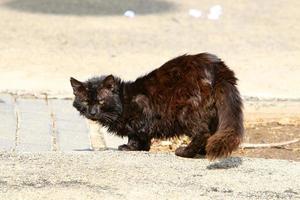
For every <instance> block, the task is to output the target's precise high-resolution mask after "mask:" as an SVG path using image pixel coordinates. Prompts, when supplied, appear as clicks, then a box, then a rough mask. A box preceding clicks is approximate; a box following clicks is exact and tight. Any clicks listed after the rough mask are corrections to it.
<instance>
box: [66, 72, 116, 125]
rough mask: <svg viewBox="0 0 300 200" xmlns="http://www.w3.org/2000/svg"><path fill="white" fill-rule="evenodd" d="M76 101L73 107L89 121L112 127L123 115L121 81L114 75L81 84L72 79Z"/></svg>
mask: <svg viewBox="0 0 300 200" xmlns="http://www.w3.org/2000/svg"><path fill="white" fill-rule="evenodd" d="M70 82H71V86H72V88H73V93H74V95H75V99H74V102H73V106H74V107H75V108H76V109H77V110H78V111H79V112H80V114H81V115H83V116H85V117H86V118H88V119H91V120H94V121H99V122H101V123H102V124H103V125H110V124H111V123H113V122H114V121H115V120H116V119H117V118H118V117H119V116H120V115H121V113H122V104H121V100H120V97H119V90H120V85H121V84H120V79H118V78H115V77H114V76H112V75H109V76H101V77H97V78H92V79H89V80H87V81H85V82H80V81H78V80H76V79H74V78H72V77H71V79H70Z"/></svg>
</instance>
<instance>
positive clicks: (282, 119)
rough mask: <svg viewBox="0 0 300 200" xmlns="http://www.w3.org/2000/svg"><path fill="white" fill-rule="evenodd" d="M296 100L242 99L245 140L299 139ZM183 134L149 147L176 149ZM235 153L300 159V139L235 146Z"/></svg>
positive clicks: (299, 129) (299, 126) (185, 139)
mask: <svg viewBox="0 0 300 200" xmlns="http://www.w3.org/2000/svg"><path fill="white" fill-rule="evenodd" d="M299 108H300V106H299V102H288V101H257V102H255V101H248V102H246V103H245V110H244V113H245V137H244V143H251V144H269V143H278V142H285V141H290V140H294V139H300V117H299V116H300V115H299ZM188 142H189V139H188V138H186V137H183V138H180V139H173V140H170V141H163V142H161V141H154V142H153V146H152V149H151V150H152V151H172V152H173V151H175V149H176V148H177V147H178V146H180V145H182V144H183V145H184V144H187V143H188ZM233 155H234V156H242V157H256V158H271V159H286V160H295V161H300V141H298V142H296V143H293V144H290V145H285V146H282V147H272V148H255V149H242V148H240V149H238V150H237V151H236V152H234V153H233Z"/></svg>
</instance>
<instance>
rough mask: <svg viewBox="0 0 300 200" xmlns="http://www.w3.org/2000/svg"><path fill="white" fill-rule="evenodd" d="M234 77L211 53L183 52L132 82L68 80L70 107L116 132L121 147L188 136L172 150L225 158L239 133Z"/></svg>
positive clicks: (109, 78)
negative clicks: (71, 94) (187, 141)
mask: <svg viewBox="0 0 300 200" xmlns="http://www.w3.org/2000/svg"><path fill="white" fill-rule="evenodd" d="M236 81H237V79H236V78H235V75H234V73H233V71H231V70H230V69H229V68H228V67H227V66H226V65H225V64H224V63H223V62H222V61H221V60H220V59H219V58H217V57H216V56H214V55H212V54H208V53H202V54H197V55H183V56H179V57H177V58H175V59H172V60H170V61H168V62H167V63H165V64H164V65H162V66H161V67H160V68H158V69H156V70H154V71H152V72H151V73H149V74H148V75H146V76H143V77H140V78H138V79H137V80H135V81H134V82H123V81H121V80H120V79H119V78H117V77H114V76H112V75H109V76H102V77H99V78H93V79H90V80H88V81H86V82H83V83H82V82H80V81H77V80H76V79H73V78H71V84H72V87H73V91H74V94H75V100H74V104H73V105H74V107H75V108H76V109H77V110H78V111H79V112H80V113H81V114H82V115H84V116H86V117H87V118H89V119H91V120H95V121H98V122H99V123H100V124H102V125H104V126H106V127H108V130H109V131H111V132H114V133H115V134H116V135H118V136H128V144H124V145H121V146H120V147H119V149H120V150H146V151H148V150H149V149H150V145H151V139H152V138H170V137H174V136H180V135H188V136H190V137H191V142H190V144H189V145H188V146H187V147H180V148H178V149H177V150H176V151H175V154H176V155H178V156H182V157H194V156H195V155H196V154H197V153H202V154H206V156H207V158H209V159H216V158H221V157H226V156H228V155H230V154H231V152H232V151H233V150H235V149H236V148H238V146H239V144H240V142H241V141H242V137H243V113H242V100H241V98H240V94H239V92H238V90H237V88H236Z"/></svg>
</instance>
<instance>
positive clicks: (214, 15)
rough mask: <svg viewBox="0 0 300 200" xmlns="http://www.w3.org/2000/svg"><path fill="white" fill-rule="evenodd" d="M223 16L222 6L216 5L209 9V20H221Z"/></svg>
mask: <svg viewBox="0 0 300 200" xmlns="http://www.w3.org/2000/svg"><path fill="white" fill-rule="evenodd" d="M221 14H222V7H221V6H220V5H215V6H212V7H211V8H210V9H209V14H208V15H207V18H208V19H211V20H217V19H219V17H220V15H221Z"/></svg>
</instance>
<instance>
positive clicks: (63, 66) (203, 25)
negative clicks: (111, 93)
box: [0, 0, 300, 98]
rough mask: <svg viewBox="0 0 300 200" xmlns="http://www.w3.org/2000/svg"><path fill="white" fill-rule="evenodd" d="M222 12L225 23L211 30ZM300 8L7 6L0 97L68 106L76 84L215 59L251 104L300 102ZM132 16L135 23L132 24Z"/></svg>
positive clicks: (96, 0)
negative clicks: (189, 56) (211, 15)
mask: <svg viewBox="0 0 300 200" xmlns="http://www.w3.org/2000/svg"><path fill="white" fill-rule="evenodd" d="M215 4H219V5H221V6H222V9H223V10H222V11H223V13H222V15H221V17H220V19H219V20H215V21H213V20H208V19H207V14H208V12H209V8H210V7H211V6H213V5H215ZM191 8H192V9H200V10H201V11H202V13H203V15H202V17H200V18H193V17H191V16H189V15H188V11H189V9H191ZM299 8H300V2H299V1H297V0H291V1H288V2H287V1H284V0H281V1H272V0H265V1H259V0H255V1H238V2H237V1H235V0H225V1H216V2H212V1H209V0H203V1H197V0H187V1H176V0H168V1H163V0H160V1H158V0H152V1H146V0H143V1H137V0H130V1H116V0H113V1H109V3H107V1H103V0H86V1H79V0H73V1H67V0H0V19H1V20H0V30H1V31H0V90H1V91H5V90H9V91H20V90H24V91H27V92H35V93H38V92H45V91H48V92H51V93H52V94H56V95H57V94H61V95H64V96H70V95H71V90H70V86H69V82H68V79H69V77H70V76H75V77H77V78H79V79H86V78H87V77H90V76H92V75H100V74H109V73H112V74H116V75H119V76H121V77H122V78H124V79H127V80H128V79H131V80H132V79H135V78H136V77H137V76H140V75H143V74H145V73H147V72H149V71H151V70H152V69H154V68H156V67H158V66H160V65H161V64H162V63H164V62H165V61H167V60H168V59H170V58H172V57H175V56H177V55H180V54H183V53H199V52H211V53H215V54H217V55H219V57H221V58H223V60H225V61H226V63H227V64H228V65H229V66H230V67H231V68H232V69H234V70H235V72H236V74H237V76H238V78H239V79H240V82H239V87H240V90H241V93H242V94H243V95H244V96H259V97H283V98H300V79H299V78H298V77H299V75H300V63H299V58H300V48H299V47H300V34H299V33H300V13H299ZM127 9H133V10H134V11H135V12H136V17H135V18H133V19H129V18H126V17H124V16H123V13H124V11H125V10H127Z"/></svg>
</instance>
